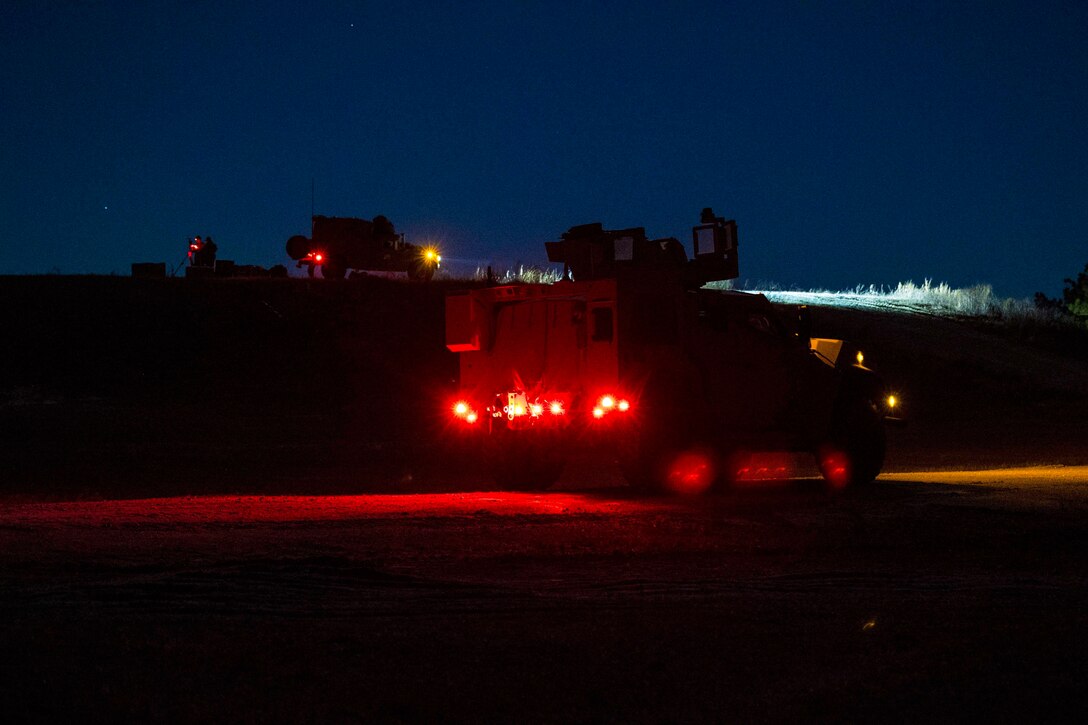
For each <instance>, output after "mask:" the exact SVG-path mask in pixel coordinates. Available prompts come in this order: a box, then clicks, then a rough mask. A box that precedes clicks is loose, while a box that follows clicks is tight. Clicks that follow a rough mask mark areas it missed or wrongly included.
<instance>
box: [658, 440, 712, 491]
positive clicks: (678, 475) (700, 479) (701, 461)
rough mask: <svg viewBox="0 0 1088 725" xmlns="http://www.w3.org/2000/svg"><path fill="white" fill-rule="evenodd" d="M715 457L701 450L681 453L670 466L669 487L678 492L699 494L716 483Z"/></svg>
mask: <svg viewBox="0 0 1088 725" xmlns="http://www.w3.org/2000/svg"><path fill="white" fill-rule="evenodd" d="M714 477H715V467H714V459H713V458H712V457H711V456H709V455H707V454H705V453H701V452H696V451H688V452H685V453H681V454H680V455H679V456H677V457H676V459H675V460H674V461H673V462H672V464H671V465H670V466H669V471H668V477H667V480H668V484H669V488H671V489H672V490H673V491H676V492H677V493H682V494H698V493H702V492H704V491H706V490H707V489H708V488H710V485H711V484H712V483H714Z"/></svg>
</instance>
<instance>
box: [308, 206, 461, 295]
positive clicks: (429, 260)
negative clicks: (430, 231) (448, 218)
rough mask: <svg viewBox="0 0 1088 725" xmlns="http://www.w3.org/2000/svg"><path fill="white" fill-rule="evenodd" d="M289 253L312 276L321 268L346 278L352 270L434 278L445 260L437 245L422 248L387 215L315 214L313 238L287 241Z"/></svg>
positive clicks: (332, 275) (327, 275)
mask: <svg viewBox="0 0 1088 725" xmlns="http://www.w3.org/2000/svg"><path fill="white" fill-rule="evenodd" d="M287 255H288V256H289V257H291V259H293V260H295V261H296V262H297V264H296V265H295V266H296V267H299V268H301V267H306V272H307V274H308V275H309V276H311V277H313V276H314V271H315V269H319V270H321V276H322V277H324V278H326V279H343V278H344V275H346V274H347V273H348V271H349V270H358V271H375V272H406V273H407V274H408V276H409V277H410V278H412V279H419V280H430V279H431V278H432V277H433V276H434V273H435V271H436V270H437V269H438V267H439V265H440V264H441V262H442V257H441V256H440V255H439V253H438V250H437V249H435V248H434V247H419V246H416V245H415V244H410V243H408V242H406V241H405V240H404V235H403V234H397V232H396V230H395V229H394V228H393V223H392V222H391V221H389V220H388V219H387V218H385V217H384V216H380V215H379V216H376V217H374V219H373V220H370V219H357V218H354V217H330V216H320V215H318V216H314V217H313V219H312V226H311V233H310V236H309V237H306V236H303V235H301V234H296V235H295V236H293V237H291V238H290V239H288V240H287Z"/></svg>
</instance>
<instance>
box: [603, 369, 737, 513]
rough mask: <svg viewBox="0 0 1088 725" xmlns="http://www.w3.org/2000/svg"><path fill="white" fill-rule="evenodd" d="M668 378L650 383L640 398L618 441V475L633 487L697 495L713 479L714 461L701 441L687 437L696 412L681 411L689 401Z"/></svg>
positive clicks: (715, 467) (693, 427)
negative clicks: (628, 423)
mask: <svg viewBox="0 0 1088 725" xmlns="http://www.w3.org/2000/svg"><path fill="white" fill-rule="evenodd" d="M693 399H694V396H693V395H690V394H688V393H687V391H686V390H685V389H684V386H683V385H682V384H680V383H678V382H677V381H676V380H673V379H666V380H664V381H656V382H652V383H651V384H650V385H648V386H647V387H646V389H645V391H644V393H643V395H642V396H641V399H640V400H639V404H638V412H637V416H638V417H637V418H636V419H635V420H633V421H632V424H633V425H632V429H631V430H630V431H629V432H628V433H627V434H625V435H624V436H623V438H622V439H621V443H620V450H619V463H620V471H621V472H622V473H623V477H624V478H626V479H627V482H628V483H629V484H630V485H631V487H632V488H635V489H637V490H639V491H657V492H661V493H680V494H687V495H690V494H698V493H703V492H705V491H706V490H707V489H709V488H710V487H711V486H712V485H713V483H714V480H715V478H717V469H718V461H717V456H716V455H714V454H713V453H712V452H711V451H710V449H709V448H708V447H707V446H706V445H702V444H700V443H699V442H698V441H695V440H693V437H692V433H691V431H692V430H699V429H700V426H699V425H698V424H695V425H693V422H694V421H699V420H701V418H700V416H699V412H698V411H692V410H691V409H690V408H688V409H686V410H683V409H681V407H680V405H681V402H680V401H690V400H693Z"/></svg>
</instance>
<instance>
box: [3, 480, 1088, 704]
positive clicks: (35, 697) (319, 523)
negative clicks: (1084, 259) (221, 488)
mask: <svg viewBox="0 0 1088 725" xmlns="http://www.w3.org/2000/svg"><path fill="white" fill-rule="evenodd" d="M812 484H813V482H811V481H788V482H780V483H776V484H768V485H754V486H750V487H748V488H746V489H745V490H742V491H739V492H737V493H735V494H733V495H729V496H721V497H704V498H700V499H691V500H685V499H665V498H634V497H630V496H628V495H626V494H625V493H624V492H623V491H622V490H618V489H604V490H599V491H561V492H555V493H543V494H514V493H503V492H493V491H492V492H482V493H458V494H441V495H435V494H417V495H368V496H337V497H308V496H307V497H291V496H283V497H260V496H246V497H197V498H166V499H147V500H127V501H108V500H107V501H89V502H74V503H34V502H27V501H23V502H7V503H6V504H5V505H4V506H3V507H2V508H0V584H2V588H0V592H2V593H0V621H2V622H3V625H2V626H0V647H2V649H3V651H4V652H5V653H6V656H5V657H4V658H3V665H2V667H3V670H2V672H0V691H2V693H0V694H2V696H3V700H2V701H3V703H4V706H5V710H6V711H7V712H8V713H10V714H11V715H13V716H14V717H15V719H18V720H25V719H32V720H40V719H43V718H46V717H50V716H69V717H70V716H79V717H81V718H87V717H93V718H95V719H100V718H109V719H118V718H120V719H131V720H143V719H145V718H148V717H152V718H168V719H205V718H209V717H215V718H216V719H224V718H226V717H229V718H232V719H233V718H240V719H242V720H266V719H274V720H288V719H290V720H298V719H302V720H320V721H330V720H331V721H348V722H352V721H362V720H369V719H372V718H380V719H383V720H394V721H396V720H418V719H421V718H430V719H433V718H444V719H454V720H479V719H484V720H514V719H516V720H519V721H541V720H555V719H577V720H594V719H605V720H614V719H632V718H635V719H639V720H645V719H651V720H661V721H664V720H677V719H682V720H721V719H727V720H734V719H740V720H750V719H755V720H763V721H768V720H769V721H780V720H795V719H798V718H800V719H821V720H822V719H844V718H846V719H857V718H865V719H873V718H876V719H881V720H887V719H891V720H916V719H918V718H923V717H924V718H927V719H932V718H936V719H939V720H944V721H954V720H965V719H969V718H970V719H981V718H986V719H996V720H1022V719H1024V718H1028V719H1030V720H1039V719H1044V718H1046V717H1048V716H1055V715H1059V714H1067V715H1077V714H1079V715H1080V716H1081V718H1082V719H1083V715H1085V714H1088V709H1086V705H1088V695H1086V694H1085V691H1084V683H1085V682H1086V678H1085V675H1086V674H1088V673H1086V671H1085V670H1086V667H1085V665H1086V663H1088V655H1086V654H1085V645H1086V644H1088V642H1086V641H1085V640H1086V639H1088V636H1086V632H1088V629H1086V624H1088V614H1086V612H1088V607H1086V605H1088V578H1086V574H1088V563H1086V560H1085V557H1084V552H1085V551H1088V520H1086V513H1088V468H1085V467H1070V468H1048V469H1019V470H1015V469H1014V470H1004V471H979V472H958V473H954V474H951V473H924V474H910V473H902V474H895V475H888V476H885V477H883V478H882V479H881V480H880V481H879V482H878V483H877V484H876V486H875V487H874V488H873V489H872V490H871V491H870V492H868V493H867V494H865V495H857V496H853V495H851V496H843V497H837V498H828V497H827V496H825V495H823V494H822V493H819V492H817V491H816V490H814V487H813V485H812ZM9 719H10V718H9Z"/></svg>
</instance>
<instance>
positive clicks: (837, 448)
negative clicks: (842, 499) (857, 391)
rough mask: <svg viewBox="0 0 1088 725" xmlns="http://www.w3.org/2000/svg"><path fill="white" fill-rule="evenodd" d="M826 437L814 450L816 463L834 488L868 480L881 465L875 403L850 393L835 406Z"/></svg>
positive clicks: (881, 426) (880, 428) (880, 427)
mask: <svg viewBox="0 0 1088 725" xmlns="http://www.w3.org/2000/svg"><path fill="white" fill-rule="evenodd" d="M837 407H838V410H836V413H835V420H834V422H833V424H832V426H833V427H832V431H831V435H830V438H829V440H827V441H826V442H825V443H824V444H823V445H821V446H820V447H819V449H818V450H817V452H816V463H817V465H819V467H820V473H821V475H823V477H824V481H826V482H827V486H828V487H829V488H830V489H831V490H834V491H839V490H844V489H848V488H856V487H858V486H864V485H866V484H869V483H872V481H873V479H875V478H876V477H877V475H878V474H879V473H880V469H881V468H882V467H883V466H884V451H885V438H884V422H883V420H882V418H881V415H880V411H879V409H878V408H877V406H876V404H875V403H874V402H873V401H872V400H869V399H868V398H866V397H862V396H858V395H852V396H850V397H848V398H846V399H845V400H843V401H842V403H841V404H840V405H839V406H837Z"/></svg>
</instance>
